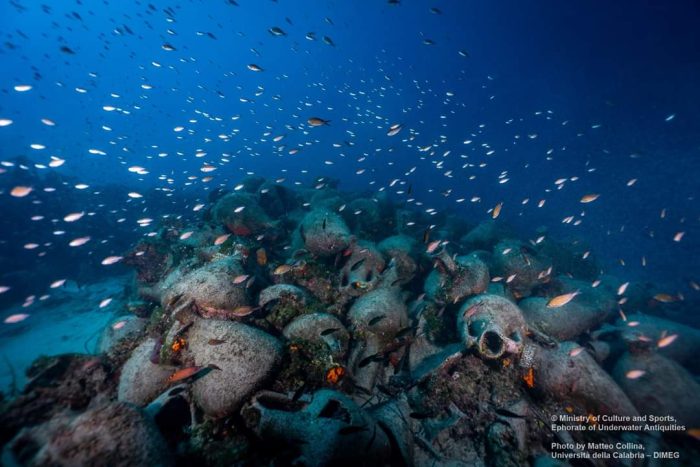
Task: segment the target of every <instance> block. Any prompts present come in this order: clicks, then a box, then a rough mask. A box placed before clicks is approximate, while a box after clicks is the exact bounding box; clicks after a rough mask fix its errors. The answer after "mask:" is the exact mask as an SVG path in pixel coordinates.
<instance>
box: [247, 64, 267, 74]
mask: <svg viewBox="0 0 700 467" xmlns="http://www.w3.org/2000/svg"><path fill="white" fill-rule="evenodd" d="M248 69H249V70H250V71H255V72H260V71H263V69H262V68H261V67H260V66H259V65H256V64H255V63H251V64H249V65H248Z"/></svg>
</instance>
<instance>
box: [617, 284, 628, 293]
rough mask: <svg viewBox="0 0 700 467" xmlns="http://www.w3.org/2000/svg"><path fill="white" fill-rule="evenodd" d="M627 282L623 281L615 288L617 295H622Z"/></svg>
mask: <svg viewBox="0 0 700 467" xmlns="http://www.w3.org/2000/svg"><path fill="white" fill-rule="evenodd" d="M629 285H630V283H629V282H625V283H624V284H622V285H621V286H620V287H618V288H617V295H623V294H624V293H625V291H626V290H627V286H629Z"/></svg>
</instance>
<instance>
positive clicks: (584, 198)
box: [580, 193, 600, 204]
mask: <svg viewBox="0 0 700 467" xmlns="http://www.w3.org/2000/svg"><path fill="white" fill-rule="evenodd" d="M598 198H600V195H599V194H597V193H590V194H588V195H583V196H582V197H581V200H580V201H581V203H584V204H586V203H592V202H593V201H595V200H597V199H598Z"/></svg>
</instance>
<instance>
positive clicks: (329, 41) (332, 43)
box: [323, 36, 335, 47]
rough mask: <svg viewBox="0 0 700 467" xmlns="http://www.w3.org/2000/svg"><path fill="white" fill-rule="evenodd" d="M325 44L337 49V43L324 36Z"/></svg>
mask: <svg viewBox="0 0 700 467" xmlns="http://www.w3.org/2000/svg"><path fill="white" fill-rule="evenodd" d="M323 42H324V43H325V44H328V45H330V46H331V47H335V42H333V39H331V38H330V37H328V36H323Z"/></svg>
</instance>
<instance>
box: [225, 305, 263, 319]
mask: <svg viewBox="0 0 700 467" xmlns="http://www.w3.org/2000/svg"><path fill="white" fill-rule="evenodd" d="M259 309H260V307H257V306H256V307H253V306H250V305H241V306H239V307H237V308H236V309H234V310H233V311H232V312H231V314H233V315H234V316H238V317H239V318H240V317H243V316H248V315H249V314H251V313H253V312H255V311H257V310H259Z"/></svg>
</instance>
